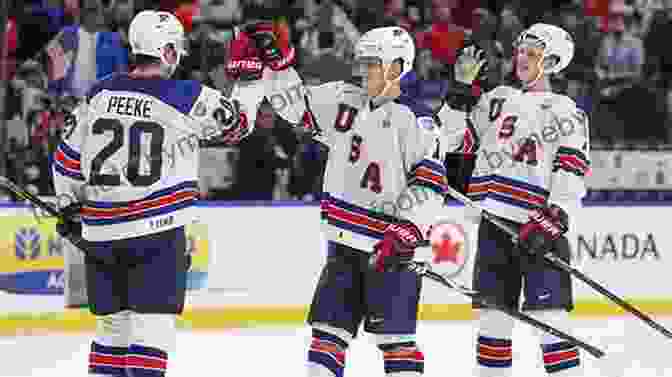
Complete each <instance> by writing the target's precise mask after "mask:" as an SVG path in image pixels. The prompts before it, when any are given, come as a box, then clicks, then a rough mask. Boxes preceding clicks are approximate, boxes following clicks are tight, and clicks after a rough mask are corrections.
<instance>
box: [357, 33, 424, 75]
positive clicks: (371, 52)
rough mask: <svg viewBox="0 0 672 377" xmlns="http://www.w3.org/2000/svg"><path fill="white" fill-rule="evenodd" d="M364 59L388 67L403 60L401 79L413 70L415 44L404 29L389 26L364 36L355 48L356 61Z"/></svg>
mask: <svg viewBox="0 0 672 377" xmlns="http://www.w3.org/2000/svg"><path fill="white" fill-rule="evenodd" d="M362 58H376V59H379V60H380V62H381V63H382V64H383V65H386V66H389V65H390V64H392V63H394V62H395V61H397V60H401V67H402V71H401V75H399V79H401V78H402V77H403V76H404V75H405V74H407V73H408V72H410V71H411V70H412V69H413V62H414V61H415V44H414V43H413V38H412V37H411V35H410V34H408V32H407V31H406V30H404V29H403V28H400V27H397V26H388V27H380V28H376V29H372V30H369V31H368V32H366V33H365V34H364V35H362V37H361V38H360V39H359V41H357V45H356V46H355V59H362Z"/></svg>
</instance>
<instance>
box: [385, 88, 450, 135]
mask: <svg viewBox="0 0 672 377" xmlns="http://www.w3.org/2000/svg"><path fill="white" fill-rule="evenodd" d="M394 103H395V104H397V105H398V106H399V107H400V108H401V109H403V111H406V112H408V113H410V114H412V116H413V118H415V122H416V125H417V126H418V127H420V128H423V129H425V130H428V131H436V130H437V129H438V127H439V122H438V119H437V116H436V114H435V112H434V111H433V110H432V108H431V107H429V106H428V105H426V104H424V103H422V102H420V101H418V100H417V99H416V98H414V97H411V96H410V95H408V94H404V93H402V94H401V95H400V96H399V97H398V98H397V99H395V100H394Z"/></svg>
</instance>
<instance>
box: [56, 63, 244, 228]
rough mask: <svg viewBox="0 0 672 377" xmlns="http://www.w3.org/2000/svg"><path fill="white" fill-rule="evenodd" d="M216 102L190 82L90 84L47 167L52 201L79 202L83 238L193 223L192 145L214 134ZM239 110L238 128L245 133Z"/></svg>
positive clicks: (115, 79)
mask: <svg viewBox="0 0 672 377" xmlns="http://www.w3.org/2000/svg"><path fill="white" fill-rule="evenodd" d="M222 98H224V97H223V96H222V94H221V93H220V92H219V91H216V90H214V89H211V88H208V87H205V86H203V85H201V84H199V83H198V82H196V81H177V80H165V79H138V78H131V77H130V76H128V75H126V74H115V75H112V76H110V77H108V78H106V79H103V80H101V81H100V82H98V83H96V84H95V85H94V87H93V88H92V89H91V91H90V92H89V95H88V96H87V98H86V101H85V102H83V103H82V104H81V105H80V106H78V107H77V108H76V109H75V111H74V113H73V116H72V117H70V119H69V121H68V122H67V123H66V130H65V132H64V137H63V140H62V142H61V143H60V145H59V146H58V148H57V150H56V151H55V153H54V156H53V165H52V169H53V173H54V186H55V189H56V194H57V195H58V196H60V197H63V196H66V197H67V199H69V201H70V202H74V201H79V202H82V203H83V209H82V224H83V237H84V239H86V240H89V241H107V240H115V239H125V238H133V237H139V236H142V235H147V234H151V233H156V232H160V231H165V230H169V229H172V228H176V227H179V226H183V225H186V224H188V223H190V222H192V221H194V220H195V218H196V216H195V215H196V213H195V210H194V209H193V208H192V207H193V205H194V204H195V202H196V200H197V198H198V196H199V188H198V156H199V145H198V141H199V140H202V139H208V138H211V137H214V136H218V135H219V134H221V132H222V124H221V122H220V121H219V120H218V119H220V118H221V116H222V113H221V112H222V111H225V110H224V108H223V105H222V104H221V99H222ZM251 104H253V105H256V103H251ZM247 106H249V105H248V104H247V103H243V104H242V106H241V122H247V124H248V127H249V130H250V131H251V130H252V125H253V124H254V115H255V114H254V112H250V113H249V114H248V113H246V112H245V109H246V108H249V107H247Z"/></svg>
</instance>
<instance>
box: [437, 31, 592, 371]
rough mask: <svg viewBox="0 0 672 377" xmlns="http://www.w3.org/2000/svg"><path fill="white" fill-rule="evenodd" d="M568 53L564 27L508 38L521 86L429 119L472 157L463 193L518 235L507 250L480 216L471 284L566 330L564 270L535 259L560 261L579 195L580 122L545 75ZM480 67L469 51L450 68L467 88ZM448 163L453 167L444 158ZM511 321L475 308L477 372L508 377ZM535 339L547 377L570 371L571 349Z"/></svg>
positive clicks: (585, 163)
mask: <svg viewBox="0 0 672 377" xmlns="http://www.w3.org/2000/svg"><path fill="white" fill-rule="evenodd" d="M573 54H574V43H573V41H572V38H571V36H570V35H569V34H568V33H567V32H566V31H564V30H563V29H561V28H559V27H556V26H553V25H548V24H535V25H533V26H531V27H530V28H529V29H527V30H526V31H524V32H523V33H522V34H521V35H520V36H519V38H518V39H517V44H516V52H515V55H514V66H515V74H516V76H517V78H518V80H519V81H520V85H521V88H514V87H511V86H499V87H497V88H495V89H493V90H491V91H489V92H487V93H485V94H483V95H482V96H480V99H479V98H477V97H478V90H473V91H470V92H471V93H473V96H474V97H475V98H473V99H474V103H475V101H476V100H477V103H476V106H475V107H474V108H473V109H472V110H471V111H470V112H469V114H468V115H466V114H465V113H464V112H462V111H459V110H455V109H451V108H449V107H448V106H444V107H443V108H442V109H441V110H440V112H439V114H438V116H439V119H440V120H441V122H442V125H443V127H444V130H443V131H444V132H445V133H444V134H445V135H447V136H449V137H447V139H451V137H452V140H453V144H454V140H456V138H455V137H454V136H455V135H459V134H460V132H462V134H463V135H464V137H463V139H462V143H461V145H460V148H459V152H462V153H465V154H466V155H467V156H469V155H471V156H474V157H475V168H474V170H473V176H471V178H470V180H469V183H468V189H467V191H468V194H469V196H470V197H471V198H472V199H473V200H477V201H479V202H480V204H481V206H482V207H483V208H484V209H485V210H487V211H489V212H490V213H492V214H494V215H495V216H497V217H498V218H500V219H501V220H502V221H504V222H505V223H507V224H510V225H512V226H514V227H515V228H516V229H519V238H520V243H519V244H518V245H515V244H514V243H513V242H512V241H511V238H510V237H509V236H508V235H507V233H505V232H503V231H502V230H500V229H499V228H498V227H497V226H495V225H494V224H492V223H491V222H489V221H488V220H485V219H483V220H481V222H480V226H479V230H478V250H477V255H476V260H475V276H474V288H475V289H476V290H478V291H480V292H481V294H483V295H485V296H487V297H492V298H494V299H496V300H498V301H499V302H500V303H501V304H502V305H508V306H511V307H514V308H516V309H517V308H518V306H519V302H518V301H519V296H520V293H521V289H522V292H523V295H524V303H523V306H522V308H523V310H529V311H533V313H534V315H535V316H536V317H537V318H539V319H541V320H543V321H546V322H548V323H550V324H552V325H555V326H558V327H560V328H562V327H564V326H566V325H567V324H568V322H567V318H568V312H569V311H571V310H572V308H573V297H572V285H571V280H570V276H569V274H568V273H566V272H564V271H560V270H557V269H553V268H552V267H550V266H549V265H548V264H544V262H543V254H544V253H545V252H547V251H552V252H554V253H556V254H557V255H558V256H559V257H560V258H562V259H563V260H565V261H567V262H569V258H570V246H569V243H568V241H567V239H566V237H565V236H564V235H565V233H566V232H567V231H568V229H569V213H572V212H573V211H574V209H576V208H578V207H579V206H580V199H581V198H582V197H583V196H584V194H585V192H586V188H585V184H584V176H585V175H586V173H587V171H588V168H589V159H588V152H589V144H588V120H587V117H586V114H585V113H584V112H583V111H581V110H580V109H578V108H577V107H576V104H575V103H574V102H573V101H572V100H571V99H570V98H568V97H567V96H564V95H560V94H555V93H553V92H552V90H551V83H550V78H549V77H550V75H552V74H555V73H558V72H561V71H562V70H563V69H564V68H566V67H567V66H568V65H569V64H570V62H571V60H572V57H573ZM483 68H484V57H483V53H482V51H481V50H479V49H478V48H477V47H476V46H469V47H467V48H465V49H464V52H463V53H462V54H461V56H460V57H459V58H458V62H457V63H456V66H455V76H456V80H457V81H459V82H461V83H463V84H466V85H469V86H471V85H475V84H476V81H475V80H477V79H478V75H479V72H480V73H482V70H483ZM465 115H466V117H465ZM465 118H466V122H465ZM448 143H450V141H449V142H448ZM453 156H454V155H453ZM448 160H451V161H455V159H454V158H451V156H450V155H449V156H448ZM468 160H469V159H467V161H468ZM462 184H463V182H457V185H458V187H460V186H462ZM513 325H514V324H513V322H512V320H511V319H510V318H509V317H508V316H506V315H504V314H502V313H500V312H498V311H495V310H490V309H481V310H480V315H479V321H478V326H479V327H478V339H477V350H478V351H477V370H478V373H477V375H479V376H486V377H495V376H496V377H501V376H510V375H511V364H512V351H511V350H512V348H511V347H512V339H511V335H512V330H513ZM540 342H541V349H542V351H543V362H544V366H545V368H546V371H547V372H548V373H549V374H551V373H552V374H553V375H554V376H560V375H572V374H573V373H576V371H577V370H578V368H577V367H578V366H579V364H580V363H579V353H578V349H577V348H576V347H575V346H574V345H572V344H570V343H567V342H565V341H563V340H561V339H559V338H557V337H555V336H553V335H550V334H547V333H542V334H540Z"/></svg>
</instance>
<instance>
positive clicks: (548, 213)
mask: <svg viewBox="0 0 672 377" xmlns="http://www.w3.org/2000/svg"><path fill="white" fill-rule="evenodd" d="M568 230H569V216H568V215H567V212H565V211H564V210H563V209H562V208H560V207H559V206H557V205H555V204H551V205H550V206H545V207H542V208H540V209H536V210H534V211H532V213H531V214H530V220H529V221H528V222H527V223H525V224H523V226H522V227H521V228H520V231H519V233H518V241H519V246H520V247H522V248H523V249H524V250H525V251H527V252H528V253H529V254H532V255H541V256H543V254H545V253H546V252H547V251H551V249H552V246H553V242H554V241H555V240H557V239H558V238H560V237H562V236H563V235H564V234H565V233H567V231H568Z"/></svg>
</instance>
